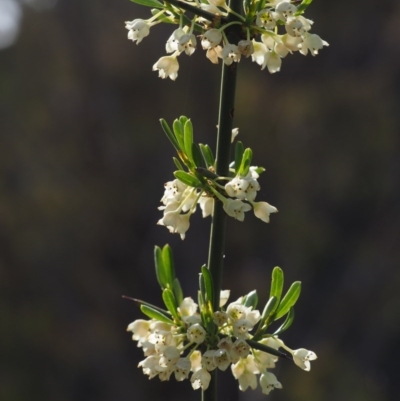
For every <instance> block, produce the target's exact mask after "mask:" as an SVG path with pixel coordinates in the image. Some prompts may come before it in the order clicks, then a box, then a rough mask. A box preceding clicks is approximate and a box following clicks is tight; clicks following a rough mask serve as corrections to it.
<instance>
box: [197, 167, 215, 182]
mask: <svg viewBox="0 0 400 401" xmlns="http://www.w3.org/2000/svg"><path fill="white" fill-rule="evenodd" d="M196 171H197V172H198V173H199V174H201V175H202V176H203V177H206V178H210V179H211V180H216V179H217V178H218V177H219V175H217V174H215V173H213V172H212V171H210V170H207V169H206V168H203V167H196Z"/></svg>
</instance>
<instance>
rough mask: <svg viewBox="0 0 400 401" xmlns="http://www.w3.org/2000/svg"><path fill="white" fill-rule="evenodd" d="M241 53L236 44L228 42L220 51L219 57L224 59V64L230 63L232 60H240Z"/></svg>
mask: <svg viewBox="0 0 400 401" xmlns="http://www.w3.org/2000/svg"><path fill="white" fill-rule="evenodd" d="M240 57H241V54H240V52H239V49H238V47H237V46H236V45H233V44H231V43H228V44H227V45H226V46H225V47H224V48H223V49H222V52H221V58H222V59H223V60H224V63H225V64H226V65H231V64H232V63H233V62H235V63H237V62H239V61H240Z"/></svg>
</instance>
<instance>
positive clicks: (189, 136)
mask: <svg viewBox="0 0 400 401" xmlns="http://www.w3.org/2000/svg"><path fill="white" fill-rule="evenodd" d="M183 135H184V137H183V138H184V143H185V153H186V155H187V157H188V159H189V160H190V161H192V162H194V160H193V154H192V145H193V124H192V122H191V121H190V120H187V121H186V123H185V126H184V133H183Z"/></svg>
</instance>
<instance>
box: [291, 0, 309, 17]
mask: <svg viewBox="0 0 400 401" xmlns="http://www.w3.org/2000/svg"><path fill="white" fill-rule="evenodd" d="M312 1H313V0H303V1H302V2H301V4H300V5H299V6H298V7H297V11H296V13H295V15H300V14H303V13H304V10H305V9H306V8H307V7H308V6H309V5H310V4H311V3H312Z"/></svg>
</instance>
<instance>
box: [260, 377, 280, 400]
mask: <svg viewBox="0 0 400 401" xmlns="http://www.w3.org/2000/svg"><path fill="white" fill-rule="evenodd" d="M260 386H261V388H262V392H263V394H266V395H268V394H269V393H270V392H271V391H272V390H273V389H274V388H279V389H280V388H282V384H281V383H279V382H278V379H277V378H276V376H275V375H274V374H273V373H270V372H267V371H266V372H264V373H263V374H262V375H261V377H260Z"/></svg>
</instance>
